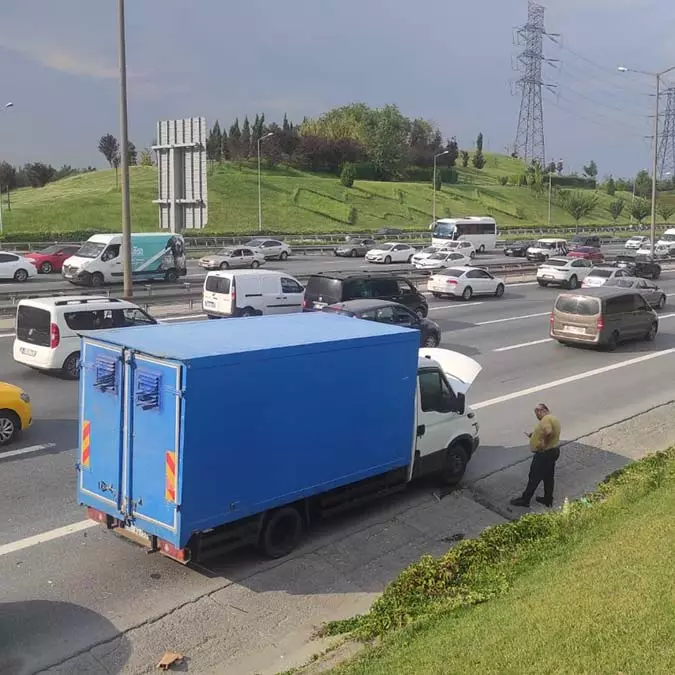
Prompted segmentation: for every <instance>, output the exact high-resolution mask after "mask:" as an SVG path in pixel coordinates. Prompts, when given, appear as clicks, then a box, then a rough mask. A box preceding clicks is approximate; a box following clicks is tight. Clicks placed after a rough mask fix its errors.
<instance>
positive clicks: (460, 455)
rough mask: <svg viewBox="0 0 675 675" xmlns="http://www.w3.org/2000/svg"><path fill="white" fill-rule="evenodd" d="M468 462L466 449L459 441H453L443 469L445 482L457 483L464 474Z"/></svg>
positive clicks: (442, 476) (449, 483)
mask: <svg viewBox="0 0 675 675" xmlns="http://www.w3.org/2000/svg"><path fill="white" fill-rule="evenodd" d="M468 462H469V458H468V457H467V454H466V450H465V449H464V448H463V447H462V446H461V445H460V444H459V443H453V444H452V445H451V446H450V447H449V448H448V450H447V452H446V454H445V462H444V463H443V469H442V471H441V480H442V481H443V483H444V484H445V485H457V483H459V481H460V480H462V477H463V476H464V472H465V471H466V465H467V463H468Z"/></svg>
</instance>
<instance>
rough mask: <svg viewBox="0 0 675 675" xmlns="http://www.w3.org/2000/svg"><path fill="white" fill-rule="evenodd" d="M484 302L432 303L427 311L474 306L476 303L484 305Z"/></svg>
mask: <svg viewBox="0 0 675 675" xmlns="http://www.w3.org/2000/svg"><path fill="white" fill-rule="evenodd" d="M484 304H485V303H484V302H464V303H462V302H458V303H456V304H454V305H432V306H431V307H429V311H430V312H433V311H435V310H437V309H455V308H457V307H475V306H476V305H484Z"/></svg>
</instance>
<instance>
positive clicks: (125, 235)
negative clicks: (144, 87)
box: [117, 0, 134, 298]
mask: <svg viewBox="0 0 675 675" xmlns="http://www.w3.org/2000/svg"><path fill="white" fill-rule="evenodd" d="M117 37H118V41H119V71H120V144H121V148H120V168H121V169H122V262H123V264H124V297H125V298H131V297H132V296H133V294H134V290H133V285H132V269H131V206H130V198H129V125H128V116H127V48H126V36H125V26H124V0H117Z"/></svg>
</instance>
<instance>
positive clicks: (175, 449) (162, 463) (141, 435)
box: [127, 354, 182, 537]
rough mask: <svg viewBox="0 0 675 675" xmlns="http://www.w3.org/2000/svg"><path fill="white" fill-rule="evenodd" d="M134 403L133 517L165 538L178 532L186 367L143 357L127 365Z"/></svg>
mask: <svg viewBox="0 0 675 675" xmlns="http://www.w3.org/2000/svg"><path fill="white" fill-rule="evenodd" d="M127 374H128V376H129V394H130V395H129V399H128V402H127V406H128V412H127V415H128V417H129V419H130V420H131V428H132V430H133V433H132V434H131V435H130V437H129V452H128V464H129V467H130V468H129V476H128V478H127V488H128V495H129V503H128V516H130V517H132V518H134V519H135V520H136V526H137V527H139V528H141V529H143V530H145V531H147V532H150V533H152V534H156V535H158V536H160V537H162V536H166V534H167V533H166V530H168V531H170V532H172V533H175V532H176V530H177V528H178V505H179V504H180V471H179V468H180V461H179V459H180V458H179V451H180V450H179V443H180V419H181V412H182V397H181V382H182V367H181V365H180V364H175V363H171V362H167V361H163V360H160V359H153V358H151V357H148V356H143V355H140V354H135V355H133V357H132V358H130V359H129V363H128V365H127Z"/></svg>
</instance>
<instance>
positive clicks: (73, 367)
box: [61, 352, 80, 380]
mask: <svg viewBox="0 0 675 675" xmlns="http://www.w3.org/2000/svg"><path fill="white" fill-rule="evenodd" d="M61 370H62V371H63V375H64V377H67V378H68V379H69V380H78V379H79V378H80V352H73V353H72V354H71V355H70V356H69V357H68V358H67V359H66V360H65V361H64V362H63V366H62V367H61Z"/></svg>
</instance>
